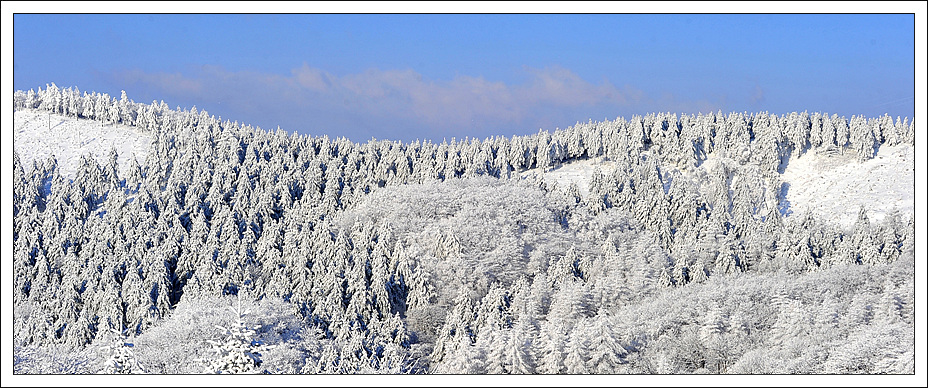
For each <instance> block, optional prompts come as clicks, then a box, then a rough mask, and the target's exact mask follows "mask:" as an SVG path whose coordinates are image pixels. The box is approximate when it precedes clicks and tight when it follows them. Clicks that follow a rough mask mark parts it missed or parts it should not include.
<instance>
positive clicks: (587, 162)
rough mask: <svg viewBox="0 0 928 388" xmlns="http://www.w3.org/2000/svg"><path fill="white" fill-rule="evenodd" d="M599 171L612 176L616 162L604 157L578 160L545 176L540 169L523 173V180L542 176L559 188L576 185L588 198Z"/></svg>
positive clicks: (554, 169) (551, 170)
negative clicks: (594, 174) (596, 173)
mask: <svg viewBox="0 0 928 388" xmlns="http://www.w3.org/2000/svg"><path fill="white" fill-rule="evenodd" d="M596 169H599V172H600V173H601V174H603V175H605V176H608V175H609V174H612V171H614V170H615V162H613V161H611V160H607V159H605V158H603V157H596V158H591V159H584V160H576V161H573V162H569V163H564V164H561V165H559V166H557V167H554V168H552V169H550V170H548V171H545V172H544V173H543V174H542V173H541V172H540V170H539V169H537V168H536V169H531V170H528V171H524V172H522V174H521V175H520V176H521V177H522V179H529V178H531V177H532V176H534V175H538V174H541V177H542V179H544V180H545V182H547V183H549V184H550V183H556V184H557V187H559V188H561V189H566V188H567V187H568V186H570V184H571V183H576V184H577V188H578V189H579V190H580V195H582V196H584V197H586V195H587V194H588V193H589V192H590V180H591V179H593V172H594V171H596Z"/></svg>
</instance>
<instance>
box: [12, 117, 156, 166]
mask: <svg viewBox="0 0 928 388" xmlns="http://www.w3.org/2000/svg"><path fill="white" fill-rule="evenodd" d="M13 117H14V118H13V128H14V130H15V132H14V133H13V146H14V148H15V149H16V152H18V153H19V157H20V160H21V161H22V163H23V165H24V166H30V165H32V161H33V160H35V161H37V162H38V163H40V164H41V163H44V162H45V160H46V159H48V157H49V156H50V155H55V157H56V158H57V159H58V167H59V169H60V171H61V174H62V175H63V176H64V177H66V178H71V179H73V178H74V175H75V173H76V172H77V168H78V167H79V166H80V160H81V155H91V156H93V157H94V158H95V159H96V160H97V162H98V163H100V164H101V165H103V164H105V163H106V161H107V157H108V156H109V153H110V149H112V148H114V147H115V148H116V152H117V153H118V155H119V157H118V159H117V162H118V163H119V172H120V173H121V174H124V173H125V172H126V171H128V170H127V168H128V166H129V158H131V157H133V155H134V156H135V158H137V159H136V160H138V161H139V163H142V162H143V161H144V160H145V157H146V156H147V155H148V148H149V146H150V145H151V142H152V136H151V134H149V133H145V132H142V131H141V130H139V129H138V128H135V127H131V126H127V125H112V124H104V123H102V122H99V121H95V120H87V119H77V118H73V117H67V116H63V115H58V114H48V113H47V112H44V111H39V110H17V111H16V112H15V113H14V116H13Z"/></svg>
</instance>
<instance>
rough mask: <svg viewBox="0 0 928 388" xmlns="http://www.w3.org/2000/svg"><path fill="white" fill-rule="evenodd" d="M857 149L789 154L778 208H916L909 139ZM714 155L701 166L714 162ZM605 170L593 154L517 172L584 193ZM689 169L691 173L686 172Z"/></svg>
mask: <svg viewBox="0 0 928 388" xmlns="http://www.w3.org/2000/svg"><path fill="white" fill-rule="evenodd" d="M856 157H857V156H856V153H854V152H853V151H847V152H846V153H845V154H843V155H842V154H838V153H827V152H824V151H823V150H810V151H808V152H807V153H806V154H803V155H802V156H801V157H798V158H793V159H791V160H790V163H789V164H788V165H787V168H786V170H785V171H784V173H783V174H782V175H781V177H780V179H781V181H783V182H784V183H786V184H787V185H788V186H787V187H788V190H787V191H786V201H785V202H784V203H782V204H781V208H782V209H785V211H786V214H785V216H786V218H789V217H790V216H795V215H799V214H802V213H803V212H805V211H811V212H812V213H813V214H814V215H816V216H818V217H822V218H824V219H828V220H832V221H833V222H836V223H838V224H839V225H842V226H845V227H850V226H852V225H854V222H855V221H857V214H858V212H859V211H860V207H861V206H864V207H865V208H866V209H867V214H868V217H869V218H870V220H871V221H875V222H878V221H881V220H882V219H883V217H885V216H886V214H887V213H889V212H890V211H892V210H898V211H899V213H900V214H902V215H907V214H913V213H914V203H915V171H914V167H915V162H914V149H913V147H912V146H911V145H908V144H901V145H896V146H892V147H889V146H883V147H881V148H880V150H879V152H878V153H877V155H876V156H875V157H874V158H873V159H870V160H868V161H866V162H863V163H860V162H858V161H857V159H856ZM711 158H712V155H710V160H707V161H706V162H705V163H704V164H703V165H702V166H701V167H700V168H707V167H708V166H710V165H711V164H712V160H711ZM597 168H599V169H600V171H601V172H602V173H603V174H604V175H608V174H611V173H612V171H613V170H615V163H614V162H611V161H608V160H604V159H603V158H601V157H600V158H593V159H587V160H580V161H575V162H571V163H565V164H563V165H561V166H558V167H556V168H553V169H550V170H548V171H546V172H544V173H541V172H540V170H539V169H532V170H528V171H525V172H523V173H522V174H521V177H522V178H523V179H527V178H530V177H532V176H533V175H538V174H541V175H542V178H543V179H545V181H547V182H549V183H554V182H556V183H557V187H559V188H562V189H564V188H567V187H568V186H569V185H570V184H571V183H576V184H577V188H579V189H580V194H581V195H583V196H586V195H587V193H588V188H589V182H590V179H591V178H592V176H593V171H595V169H597ZM685 175H690V174H685Z"/></svg>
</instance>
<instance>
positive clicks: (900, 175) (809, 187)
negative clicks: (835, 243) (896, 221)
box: [781, 144, 915, 226]
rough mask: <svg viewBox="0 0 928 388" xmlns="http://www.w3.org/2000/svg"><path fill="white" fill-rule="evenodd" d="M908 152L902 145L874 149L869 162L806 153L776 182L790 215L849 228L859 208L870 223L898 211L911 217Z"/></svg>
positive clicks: (846, 156) (910, 152) (912, 175)
mask: <svg viewBox="0 0 928 388" xmlns="http://www.w3.org/2000/svg"><path fill="white" fill-rule="evenodd" d="M914 169H915V159H914V148H913V147H912V146H911V145H908V144H902V145H896V146H892V147H888V146H883V147H880V150H879V152H878V153H877V154H876V156H875V157H874V158H873V159H870V160H868V161H865V162H863V163H860V162H858V161H857V159H856V153H854V152H847V153H846V154H844V155H840V154H834V153H824V152H815V151H810V152H809V153H807V154H805V155H803V156H801V157H799V158H794V159H791V160H790V163H789V165H788V166H787V167H786V171H785V172H784V173H783V175H782V176H781V180H782V181H783V182H785V183H787V184H789V187H788V191H787V192H786V201H788V202H789V203H788V205H789V207H788V209H789V210H791V211H792V214H799V213H801V212H803V211H811V212H812V213H813V214H815V215H817V216H820V217H823V218H826V219H831V220H834V221H836V222H838V223H840V224H841V225H844V226H851V225H853V224H854V222H855V221H856V220H857V213H858V212H859V211H860V206H864V207H866V208H867V215H868V217H869V218H870V220H871V221H879V220H882V219H883V217H884V216H885V215H886V214H887V213H889V212H890V211H892V210H893V209H898V210H899V212H900V213H901V214H913V212H914V204H915V170H914Z"/></svg>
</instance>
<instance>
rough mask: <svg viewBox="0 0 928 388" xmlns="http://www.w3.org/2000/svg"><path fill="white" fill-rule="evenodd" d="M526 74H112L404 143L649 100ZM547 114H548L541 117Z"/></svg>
mask: <svg viewBox="0 0 928 388" xmlns="http://www.w3.org/2000/svg"><path fill="white" fill-rule="evenodd" d="M524 71H525V74H526V75H527V76H528V78H527V81H525V82H524V83H521V84H507V83H504V82H500V81H491V80H487V79H485V78H483V77H480V76H476V77H475V76H469V75H459V76H456V77H454V78H453V79H451V80H431V79H427V78H425V77H423V76H422V75H421V74H419V73H418V72H416V71H414V70H411V69H406V70H381V69H376V68H373V69H369V70H367V71H364V72H361V73H356V74H347V75H343V76H338V75H335V74H332V73H330V72H327V71H325V70H322V69H318V68H314V67H311V66H309V65H307V64H305V63H304V64H303V65H302V66H301V67H298V68H295V69H293V70H292V71H291V74H290V75H279V74H265V73H258V72H249V71H228V70H226V69H224V68H222V67H220V66H213V65H209V66H201V67H199V68H198V69H196V70H195V71H192V72H189V75H186V76H185V75H181V74H179V73H173V74H169V73H145V72H143V71H140V70H129V71H121V72H118V73H115V74H113V76H112V79H113V80H114V82H116V83H118V84H120V85H125V86H124V87H125V88H126V89H127V90H128V89H130V88H133V87H135V88H138V89H144V90H150V91H152V93H156V94H157V93H164V94H166V95H168V97H175V98H178V99H181V100H185V101H201V102H200V103H197V105H198V106H200V107H201V108H205V107H209V106H210V104H211V103H214V102H215V103H221V107H222V110H223V111H225V112H226V113H225V115H226V116H229V117H230V118H232V117H231V116H234V115H238V114H242V116H241V117H239V116H236V117H235V119H237V120H239V121H244V122H249V121H248V120H249V119H252V118H251V117H244V116H252V115H260V116H261V119H258V121H260V123H257V122H255V123H254V124H256V125H261V126H266V125H272V126H275V125H281V126H293V127H289V128H284V129H287V130H297V131H299V132H301V133H307V132H312V133H316V134H321V133H326V134H329V135H330V136H343V135H344V136H348V137H349V138H352V139H353V140H362V139H360V138H358V135H359V134H362V133H363V134H370V135H373V136H375V137H377V138H391V139H403V140H410V139H413V138H429V139H432V140H440V139H441V138H444V137H452V136H457V137H463V136H471V137H484V136H487V135H492V134H505V133H507V132H508V133H510V134H515V133H517V132H521V133H527V132H528V131H530V129H531V128H539V124H547V123H548V122H549V121H554V122H558V121H560V122H564V123H565V124H567V125H569V124H572V123H573V122H575V121H586V120H587V119H588V118H590V117H593V115H589V116H586V117H573V116H572V115H576V114H577V112H582V111H584V109H587V108H591V109H592V108H596V109H593V110H596V111H618V109H620V108H628V107H630V106H632V105H637V104H640V103H641V102H642V101H643V100H645V99H646V98H645V94H644V93H643V92H642V91H640V90H638V89H636V88H633V87H631V86H625V87H623V88H621V89H620V88H618V87H616V86H614V85H613V84H612V83H611V82H609V80H606V79H603V80H602V81H601V82H600V83H598V84H593V83H590V82H588V81H586V80H584V79H582V78H581V77H580V76H578V75H577V74H576V73H574V72H573V71H571V70H569V69H566V68H563V67H558V66H552V67H546V68H541V69H538V68H531V67H525V68H524ZM130 97H131V94H130ZM217 105H218V104H217ZM542 117H543V118H546V119H544V120H539V118H542ZM272 120H274V121H276V122H271V121H272ZM249 123H251V122H249ZM544 129H553V128H547V127H545V128H544ZM334 131H340V132H342V133H335V132H334Z"/></svg>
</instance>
